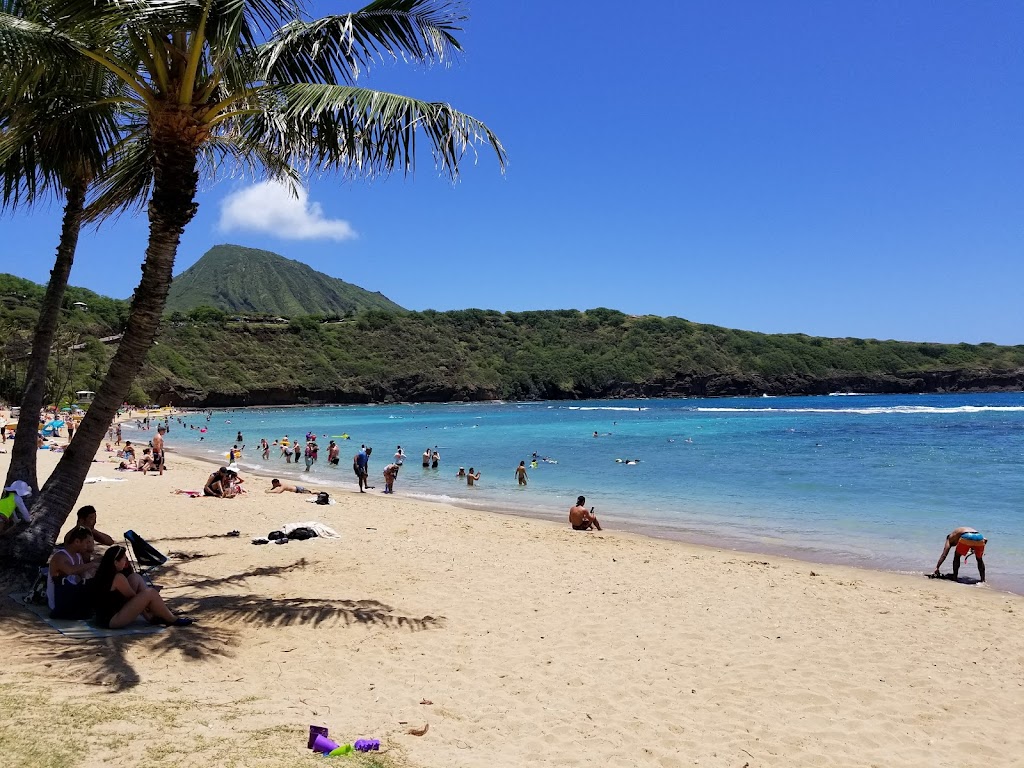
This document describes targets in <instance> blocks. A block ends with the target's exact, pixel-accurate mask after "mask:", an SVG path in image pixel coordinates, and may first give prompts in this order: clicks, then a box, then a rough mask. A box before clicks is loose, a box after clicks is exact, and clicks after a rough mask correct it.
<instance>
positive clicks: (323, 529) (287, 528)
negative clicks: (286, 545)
mask: <svg viewBox="0 0 1024 768" xmlns="http://www.w3.org/2000/svg"><path fill="white" fill-rule="evenodd" d="M296 528H311V529H312V530H314V531H315V532H316V535H317V536H319V537H320V538H321V539H340V538H341V536H340V535H339V534H338V532H337V531H336V530H334V529H333V528H328V527H327V526H326V525H324V524H323V523H318V522H316V521H315V520H314V521H310V522H308V523H288V524H287V525H282V526H281V531H282V533H284V535H285V536H287V535H288V534H289V533H291V532H292V531H294V530H295V529H296Z"/></svg>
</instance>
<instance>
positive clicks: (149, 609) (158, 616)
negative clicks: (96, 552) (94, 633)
mask: <svg viewBox="0 0 1024 768" xmlns="http://www.w3.org/2000/svg"><path fill="white" fill-rule="evenodd" d="M127 569H128V552H127V551H126V550H125V548H124V547H120V546H115V547H111V548H110V549H108V550H107V551H106V552H105V553H104V554H103V559H102V560H100V566H99V568H97V569H96V576H94V577H93V579H92V582H91V584H92V587H93V589H94V592H93V600H94V605H95V607H96V623H97V624H99V625H100V626H101V627H109V628H110V629H121V628H122V627H126V626H128V625H129V624H131V623H132V622H133V621H135V619H137V618H138V617H139V616H140V615H142V616H144V617H145V618H146V621H148V622H149V623H150V624H164V625H166V626H168V627H187V626H188V625H189V624H192V619H190V618H188V617H186V616H175V615H174V614H173V613H171V611H170V609H169V608H168V607H167V606H166V605H165V604H164V601H163V598H161V597H160V593H159V592H157V591H156V590H155V589H153V588H152V587H146V586H141V585H140V586H139V587H136V586H135V585H133V584H130V583H129V582H128V577H127V576H125V572H126V571H127Z"/></svg>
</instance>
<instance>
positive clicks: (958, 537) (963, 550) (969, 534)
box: [932, 527, 988, 582]
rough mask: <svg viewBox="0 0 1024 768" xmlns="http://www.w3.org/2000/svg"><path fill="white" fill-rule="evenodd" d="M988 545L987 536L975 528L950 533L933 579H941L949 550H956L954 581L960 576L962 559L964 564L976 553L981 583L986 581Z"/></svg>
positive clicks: (964, 528)
mask: <svg viewBox="0 0 1024 768" xmlns="http://www.w3.org/2000/svg"><path fill="white" fill-rule="evenodd" d="M986 544H988V539H986V538H985V536H984V535H983V534H982V533H980V532H978V531H976V530H974V529H973V528H967V527H963V528H957V529H956V530H955V531H953V532H952V533H950V534H949V535H948V536H947V537H946V543H945V545H944V546H943V548H942V555H941V556H940V557H939V562H937V563H936V564H935V573H933V574H932V576H933V577H936V578H937V577H941V575H942V574H941V573H939V568H941V567H942V564H943V563H944V562H946V557H947V556H948V555H949V550H950V549H953V548H954V547H955V548H956V549H955V553H954V556H953V579H954V581H955V580H956V579H957V577H958V576H959V575H960V558H961V557H963V559H964V562H965V563H966V562H967V558H968V556H969V555H970V553H971V552H974V559H975V560H977V561H978V575H979V576H980V577H981V578H980V579H979V581H982V582H984V581H985V545H986Z"/></svg>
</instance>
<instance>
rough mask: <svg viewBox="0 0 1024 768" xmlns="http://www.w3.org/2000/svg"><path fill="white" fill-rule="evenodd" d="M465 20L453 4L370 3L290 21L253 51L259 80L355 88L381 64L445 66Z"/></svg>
mask: <svg viewBox="0 0 1024 768" xmlns="http://www.w3.org/2000/svg"><path fill="white" fill-rule="evenodd" d="M465 19H466V15H465V14H464V13H463V11H462V6H461V3H459V2H456V1H455V0H376V2H373V3H370V5H368V6H366V7H365V8H363V9H362V10H361V11H356V12H355V13H350V14H344V15H336V16H325V17H323V18H320V19H316V20H313V21H295V22H292V23H291V24H287V25H286V26H284V27H282V28H281V29H280V30H279V31H278V32H277V33H276V34H275V35H274V37H273V38H272V39H271V40H270V41H268V42H267V43H265V44H263V45H261V46H260V47H259V48H258V49H257V56H258V57H259V64H260V71H261V79H263V80H266V81H268V82H272V83H283V82H321V83H330V84H337V83H348V84H353V83H355V82H356V81H357V80H358V78H359V75H360V73H361V71H362V70H365V69H368V68H369V67H370V65H371V64H372V63H374V62H375V61H382V60H385V59H387V58H390V59H393V60H397V59H399V58H401V59H403V60H407V61H414V62H421V63H432V62H439V63H445V64H447V63H449V62H450V61H453V60H454V58H455V56H456V54H457V53H459V52H461V50H462V48H461V46H460V45H459V41H458V39H457V38H456V37H455V33H456V32H458V31H460V30H461V27H460V26H458V25H459V24H460V23H461V22H462V21H464V20H465Z"/></svg>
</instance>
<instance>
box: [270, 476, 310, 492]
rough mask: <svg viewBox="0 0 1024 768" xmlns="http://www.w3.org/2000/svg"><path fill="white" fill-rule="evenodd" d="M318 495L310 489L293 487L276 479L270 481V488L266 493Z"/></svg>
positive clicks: (299, 486)
mask: <svg viewBox="0 0 1024 768" xmlns="http://www.w3.org/2000/svg"><path fill="white" fill-rule="evenodd" d="M285 491H287V492H288V493H316V491H311V490H310V489H309V488H303V487H302V486H301V485H292V484H291V483H282V482H281V481H280V480H278V479H277V478H276V477H275V478H274V479H273V480H271V481H270V487H269V488H268V489H267V490H266V491H264V493H284V492H285Z"/></svg>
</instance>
